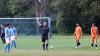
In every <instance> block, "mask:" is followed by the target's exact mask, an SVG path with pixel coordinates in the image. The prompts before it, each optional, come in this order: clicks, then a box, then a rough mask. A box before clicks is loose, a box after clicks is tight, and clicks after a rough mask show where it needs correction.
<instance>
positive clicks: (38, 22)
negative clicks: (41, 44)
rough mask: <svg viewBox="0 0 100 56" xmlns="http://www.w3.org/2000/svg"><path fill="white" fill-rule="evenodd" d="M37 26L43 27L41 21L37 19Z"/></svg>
mask: <svg viewBox="0 0 100 56" xmlns="http://www.w3.org/2000/svg"><path fill="white" fill-rule="evenodd" d="M37 24H38V25H39V26H41V23H40V21H39V18H37Z"/></svg>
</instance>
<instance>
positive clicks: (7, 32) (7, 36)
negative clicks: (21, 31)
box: [5, 23, 11, 52]
mask: <svg viewBox="0 0 100 56" xmlns="http://www.w3.org/2000/svg"><path fill="white" fill-rule="evenodd" d="M10 38H11V28H10V23H7V24H6V27H5V40H6V46H5V52H6V49H7V50H8V52H10Z"/></svg>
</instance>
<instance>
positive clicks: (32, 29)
mask: <svg viewBox="0 0 100 56" xmlns="http://www.w3.org/2000/svg"><path fill="white" fill-rule="evenodd" d="M38 18H39V20H40V22H41V23H43V22H44V21H47V22H48V27H49V28H50V32H51V18H50V17H38ZM7 22H11V23H13V25H14V26H15V27H16V28H17V29H18V32H19V34H24V33H29V34H33V35H40V34H41V31H42V30H41V29H40V27H39V26H37V17H34V18H0V24H4V23H7ZM28 30H29V31H28Z"/></svg>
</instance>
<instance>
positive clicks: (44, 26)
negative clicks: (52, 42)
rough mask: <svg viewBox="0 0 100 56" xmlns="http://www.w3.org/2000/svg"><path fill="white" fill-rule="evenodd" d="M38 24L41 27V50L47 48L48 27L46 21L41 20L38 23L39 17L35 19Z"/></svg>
mask: <svg viewBox="0 0 100 56" xmlns="http://www.w3.org/2000/svg"><path fill="white" fill-rule="evenodd" d="M37 23H38V25H39V26H40V27H41V28H42V43H43V50H48V40H49V27H48V24H47V22H43V24H40V22H39V19H37Z"/></svg>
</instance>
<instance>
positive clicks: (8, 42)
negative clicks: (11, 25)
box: [5, 39, 10, 52]
mask: <svg viewBox="0 0 100 56" xmlns="http://www.w3.org/2000/svg"><path fill="white" fill-rule="evenodd" d="M7 49H8V52H10V40H9V39H6V45H5V52H6V50H7Z"/></svg>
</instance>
